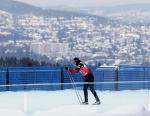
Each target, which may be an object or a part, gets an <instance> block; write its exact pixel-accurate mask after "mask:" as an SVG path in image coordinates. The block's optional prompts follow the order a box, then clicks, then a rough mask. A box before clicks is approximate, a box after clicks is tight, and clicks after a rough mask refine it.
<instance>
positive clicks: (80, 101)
mask: <svg viewBox="0 0 150 116" xmlns="http://www.w3.org/2000/svg"><path fill="white" fill-rule="evenodd" d="M68 76H69V79H70V81H71V83H72V86H73V89H74V90H75V94H76V96H77V99H78V101H79V103H80V104H82V102H83V100H82V97H81V95H80V93H79V92H78V90H77V86H76V84H75V81H74V79H73V78H72V76H71V75H70V72H69V71H68Z"/></svg>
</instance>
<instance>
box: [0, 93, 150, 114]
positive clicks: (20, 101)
mask: <svg viewBox="0 0 150 116" xmlns="http://www.w3.org/2000/svg"><path fill="white" fill-rule="evenodd" d="M79 92H80V94H81V95H82V96H83V92H82V91H81V90H80V91H79ZM97 92H98V95H99V97H100V99H101V102H102V104H101V105H97V106H96V105H91V104H92V103H94V102H95V100H94V97H93V96H92V94H91V93H90V92H89V103H90V105H79V103H78V100H77V98H76V95H75V92H74V91H73V90H63V91H30V92H1V93H0V115H1V116H11V115H13V116H150V108H149V99H150V97H149V91H148V90H136V91H97Z"/></svg>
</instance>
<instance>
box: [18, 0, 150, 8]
mask: <svg viewBox="0 0 150 116" xmlns="http://www.w3.org/2000/svg"><path fill="white" fill-rule="evenodd" d="M16 1H17V0H16ZM18 1H23V2H26V3H30V4H32V5H36V6H75V7H76V6H84V7H86V6H112V5H118V4H136V3H150V0H18Z"/></svg>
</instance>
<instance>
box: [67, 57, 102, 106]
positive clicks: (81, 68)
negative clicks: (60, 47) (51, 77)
mask: <svg viewBox="0 0 150 116" xmlns="http://www.w3.org/2000/svg"><path fill="white" fill-rule="evenodd" d="M73 61H74V64H75V65H76V66H77V68H76V69H69V68H68V67H65V69H66V70H68V71H69V72H70V73H72V74H75V73H78V72H80V73H81V74H82V75H83V76H84V82H85V84H84V87H83V91H84V102H83V104H88V88H90V91H91V92H92V94H93V95H94V97H95V99H96V102H95V103H94V104H93V105H98V104H100V100H99V98H98V95H97V93H96V91H95V89H94V83H93V82H94V76H93V72H92V70H91V69H90V68H89V67H88V66H87V65H86V64H85V63H83V62H81V60H80V59H79V58H77V57H75V58H74V59H73ZM88 82H89V84H88Z"/></svg>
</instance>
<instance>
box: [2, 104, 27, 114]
mask: <svg viewBox="0 0 150 116" xmlns="http://www.w3.org/2000/svg"><path fill="white" fill-rule="evenodd" d="M14 107H15V106H14ZM0 115H1V116H25V114H24V112H22V111H18V110H7V109H1V110H0Z"/></svg>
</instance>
